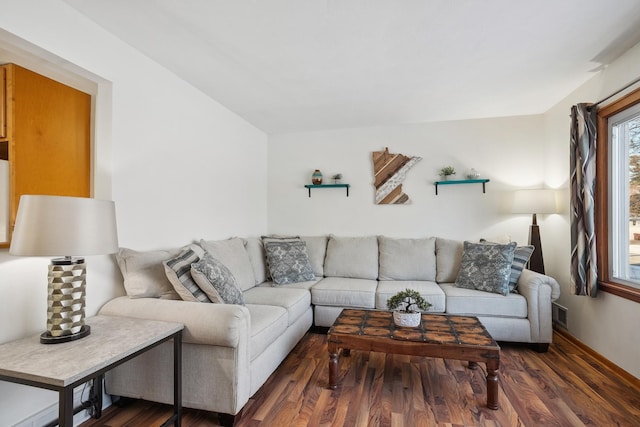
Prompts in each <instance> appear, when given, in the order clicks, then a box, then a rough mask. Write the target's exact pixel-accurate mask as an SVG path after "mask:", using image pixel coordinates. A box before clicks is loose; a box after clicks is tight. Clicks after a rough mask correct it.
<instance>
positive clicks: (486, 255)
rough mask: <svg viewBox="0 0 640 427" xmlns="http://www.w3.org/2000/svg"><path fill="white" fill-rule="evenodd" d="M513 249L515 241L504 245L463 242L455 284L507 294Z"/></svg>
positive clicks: (460, 286)
mask: <svg viewBox="0 0 640 427" xmlns="http://www.w3.org/2000/svg"><path fill="white" fill-rule="evenodd" d="M515 249H516V243H515V242H511V243H509V244H506V245H498V244H496V245H493V244H489V245H488V244H483V243H471V242H464V249H463V252H462V262H461V265H460V272H459V273H458V277H457V278H456V286H457V287H459V288H466V289H476V290H479V291H485V292H493V293H496V294H502V295H508V294H509V278H510V277H511V264H513V255H514V252H515Z"/></svg>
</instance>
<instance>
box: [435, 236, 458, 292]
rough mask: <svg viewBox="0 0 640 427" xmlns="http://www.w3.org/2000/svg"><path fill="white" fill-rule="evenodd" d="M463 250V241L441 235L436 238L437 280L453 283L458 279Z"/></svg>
mask: <svg viewBox="0 0 640 427" xmlns="http://www.w3.org/2000/svg"><path fill="white" fill-rule="evenodd" d="M463 252H464V244H463V242H460V241H457V240H450V239H442V238H440V237H438V238H437V239H436V282H438V283H453V282H455V281H456V278H457V277H458V272H459V271H460V263H461V262H462V253H463Z"/></svg>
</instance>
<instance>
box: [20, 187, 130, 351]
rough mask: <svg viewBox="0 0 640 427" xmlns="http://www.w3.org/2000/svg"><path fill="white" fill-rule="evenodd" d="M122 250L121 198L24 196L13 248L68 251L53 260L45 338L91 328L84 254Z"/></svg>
mask: <svg viewBox="0 0 640 427" xmlns="http://www.w3.org/2000/svg"><path fill="white" fill-rule="evenodd" d="M117 250H118V236H117V232H116V216H115V204H114V202H112V201H109V200H97V199H90V198H84V197H63V196H39V195H38V196H36V195H24V196H21V197H20V203H19V205H18V214H17V216H16V224H15V229H14V232H13V235H12V238H11V246H10V248H9V253H10V254H11V255H22V256H63V258H54V259H52V260H51V264H50V265H49V276H48V283H49V284H48V290H47V330H46V332H43V333H42V335H40V342H42V343H45V344H54V343H61V342H67V341H73V340H76V339H80V338H83V337H86V336H87V335H89V334H90V333H91V328H90V327H89V325H85V322H84V317H85V295H86V268H87V265H86V263H85V261H84V258H82V257H79V256H84V255H102V254H109V253H114V252H116V251H117Z"/></svg>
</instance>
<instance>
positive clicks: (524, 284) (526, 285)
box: [518, 268, 560, 301]
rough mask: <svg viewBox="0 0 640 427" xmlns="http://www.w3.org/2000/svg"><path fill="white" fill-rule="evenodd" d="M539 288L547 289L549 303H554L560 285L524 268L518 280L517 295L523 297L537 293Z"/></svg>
mask: <svg viewBox="0 0 640 427" xmlns="http://www.w3.org/2000/svg"><path fill="white" fill-rule="evenodd" d="M540 286H548V287H549V291H550V296H551V301H555V300H557V299H558V298H559V297H560V285H559V284H558V282H557V281H556V279H554V278H553V277H550V276H545V275H544V274H540V273H536V272H535V271H531V270H527V269H526V268H525V269H524V270H522V274H521V275H520V278H519V279H518V293H520V294H523V295H524V294H531V293H532V292H539V288H540Z"/></svg>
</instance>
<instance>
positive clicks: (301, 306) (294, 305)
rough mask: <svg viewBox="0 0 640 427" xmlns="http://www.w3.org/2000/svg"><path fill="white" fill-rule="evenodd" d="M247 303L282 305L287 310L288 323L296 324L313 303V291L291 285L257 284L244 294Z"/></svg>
mask: <svg viewBox="0 0 640 427" xmlns="http://www.w3.org/2000/svg"><path fill="white" fill-rule="evenodd" d="M243 297H244V302H245V304H264V305H273V306H276V307H282V308H284V309H286V310H287V316H288V324H289V325H292V324H294V323H295V322H296V321H297V320H298V319H299V318H300V316H302V315H303V314H304V313H305V312H306V311H307V310H308V309H309V306H310V305H311V292H309V291H308V290H307V289H300V288H291V287H289V285H282V286H278V287H275V288H274V287H270V286H256V287H255V288H251V289H249V290H248V291H246V292H244V294H243Z"/></svg>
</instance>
